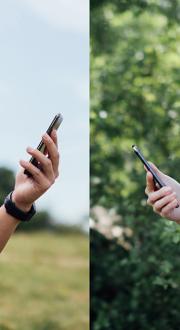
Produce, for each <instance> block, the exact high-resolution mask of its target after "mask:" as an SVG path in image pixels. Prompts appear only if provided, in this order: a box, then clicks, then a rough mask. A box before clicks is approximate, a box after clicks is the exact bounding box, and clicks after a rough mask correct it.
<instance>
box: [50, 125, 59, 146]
mask: <svg viewBox="0 0 180 330" xmlns="http://www.w3.org/2000/svg"><path fill="white" fill-rule="evenodd" d="M51 139H52V140H53V141H54V143H55V145H56V147H57V148H58V139H57V132H56V130H55V129H53V130H52V133H51Z"/></svg>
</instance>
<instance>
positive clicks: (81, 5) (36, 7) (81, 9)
mask: <svg viewBox="0 0 180 330" xmlns="http://www.w3.org/2000/svg"><path fill="white" fill-rule="evenodd" d="M19 1H20V2H21V4H23V5H28V7H29V8H31V10H32V11H33V12H34V13H35V14H36V15H38V16H40V17H41V18H42V19H44V20H45V21H46V22H48V23H49V24H50V25H51V26H54V27H56V28H57V27H58V28H61V29H65V30H68V31H75V32H81V33H84V32H85V33H87V32H88V29H89V1H88V0H76V1H74V0H19Z"/></svg>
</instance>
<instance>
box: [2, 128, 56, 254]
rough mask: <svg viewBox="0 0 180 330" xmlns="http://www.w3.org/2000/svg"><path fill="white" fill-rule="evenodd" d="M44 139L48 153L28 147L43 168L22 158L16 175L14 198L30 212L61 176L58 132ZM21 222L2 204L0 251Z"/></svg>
mask: <svg viewBox="0 0 180 330" xmlns="http://www.w3.org/2000/svg"><path fill="white" fill-rule="evenodd" d="M42 139H43V142H44V143H45V145H46V155H43V154H42V153H41V152H40V151H38V150H36V149H32V148H30V147H28V148H27V152H28V154H29V155H31V156H34V157H35V158H36V159H37V160H38V162H39V163H40V166H41V170H40V169H38V168H37V167H35V166H34V165H32V164H31V163H29V161H24V160H20V165H21V169H20V171H19V172H18V174H17V176H16V182H15V188H14V191H13V194H12V200H13V201H14V203H15V204H16V206H17V207H18V208H20V209H21V210H22V211H24V212H28V211H29V210H30V209H31V206H32V204H33V203H34V202H35V201H36V200H37V199H38V198H39V197H41V196H42V195H43V194H44V193H45V192H46V191H47V190H48V189H49V188H50V187H51V186H52V185H53V184H54V182H55V180H56V178H57V177H58V176H59V172H58V168H59V152H58V143H57V133H56V131H55V130H53V131H52V133H51V137H49V136H48V135H47V134H44V135H43V137H42ZM25 169H26V170H28V171H29V172H30V173H31V175H32V177H28V176H27V175H25V174H24V170H25ZM19 223H20V221H19V220H18V219H15V218H13V217H12V216H10V215H9V214H7V213H6V209H5V207H4V206H1V208H0V252H1V251H2V250H3V248H4V247H5V245H6V243H7V241H8V240H9V238H10V236H11V234H12V233H13V232H14V230H15V229H16V227H17V226H18V224H19ZM27 225H28V224H27Z"/></svg>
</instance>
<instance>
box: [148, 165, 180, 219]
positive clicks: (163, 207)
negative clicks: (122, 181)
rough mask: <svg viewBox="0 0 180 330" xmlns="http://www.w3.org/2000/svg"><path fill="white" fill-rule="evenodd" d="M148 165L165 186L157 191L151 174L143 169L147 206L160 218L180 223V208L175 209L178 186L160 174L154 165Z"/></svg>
mask: <svg viewBox="0 0 180 330" xmlns="http://www.w3.org/2000/svg"><path fill="white" fill-rule="evenodd" d="M150 164H151V166H152V167H153V169H154V171H155V172H156V173H157V174H158V176H159V177H160V178H161V179H162V181H163V182H164V183H165V184H166V186H165V187H163V188H161V189H159V190H157V189H156V187H155V185H154V181H153V176H152V174H151V173H150V172H149V171H147V169H146V168H145V170H146V171H147V174H146V189H145V193H146V195H147V196H148V199H147V204H148V205H150V206H151V207H152V208H153V211H154V212H155V213H157V214H159V215H160V216H161V217H164V218H166V219H169V220H172V221H175V222H177V223H180V206H179V207H178V208H176V206H177V205H178V204H180V184H179V183H178V182H177V181H176V180H174V179H173V178H171V177H170V176H168V175H165V174H164V173H163V172H161V171H160V170H159V169H158V168H157V167H156V166H155V165H154V164H152V163H150Z"/></svg>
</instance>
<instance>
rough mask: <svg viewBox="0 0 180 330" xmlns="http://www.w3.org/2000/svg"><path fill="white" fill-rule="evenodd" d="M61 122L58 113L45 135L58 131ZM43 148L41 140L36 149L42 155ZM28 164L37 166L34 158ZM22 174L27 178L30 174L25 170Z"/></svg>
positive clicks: (60, 116) (61, 119) (61, 118)
mask: <svg viewBox="0 0 180 330" xmlns="http://www.w3.org/2000/svg"><path fill="white" fill-rule="evenodd" d="M62 121H63V117H62V115H61V114H60V113H58V114H57V115H56V116H55V117H54V119H53V121H52V122H51V124H50V126H49V127H48V129H47V131H46V133H47V134H48V135H51V132H52V130H53V129H55V130H58V128H59V126H60V125H61V123H62ZM45 148H46V147H45V144H44V142H43V141H42V140H41V142H40V143H39V145H38V147H37V149H38V150H39V151H41V152H42V153H44V152H45ZM30 163H31V164H33V165H34V166H36V167H38V166H39V163H38V161H37V160H36V159H35V158H34V157H31V159H30ZM24 174H26V175H28V176H31V174H30V173H29V172H28V171H27V170H25V171H24Z"/></svg>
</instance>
